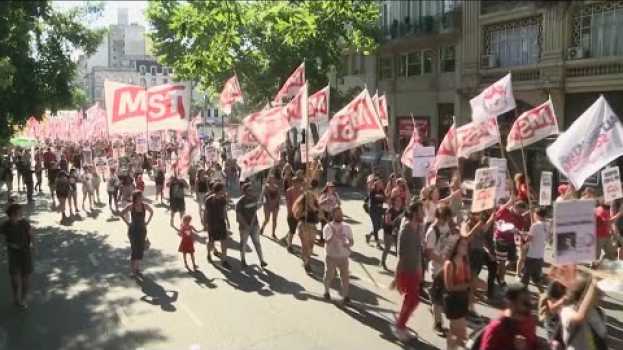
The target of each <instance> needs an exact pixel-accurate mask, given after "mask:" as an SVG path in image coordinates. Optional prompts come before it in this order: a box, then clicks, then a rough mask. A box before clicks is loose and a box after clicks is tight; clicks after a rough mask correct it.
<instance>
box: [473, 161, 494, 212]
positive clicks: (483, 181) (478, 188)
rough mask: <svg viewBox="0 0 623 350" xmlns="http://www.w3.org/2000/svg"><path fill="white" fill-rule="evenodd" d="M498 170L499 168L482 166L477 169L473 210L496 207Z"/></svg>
mask: <svg viewBox="0 0 623 350" xmlns="http://www.w3.org/2000/svg"><path fill="white" fill-rule="evenodd" d="M497 171H498V170H497V168H481V169H478V170H476V180H475V181H474V194H473V198H472V212H474V213H478V212H481V211H484V210H489V209H493V207H495V194H496V186H497Z"/></svg>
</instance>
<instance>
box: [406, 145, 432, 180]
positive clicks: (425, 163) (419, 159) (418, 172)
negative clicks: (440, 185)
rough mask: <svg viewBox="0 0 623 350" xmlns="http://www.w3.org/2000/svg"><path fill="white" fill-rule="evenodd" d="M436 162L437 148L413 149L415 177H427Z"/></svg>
mask: <svg viewBox="0 0 623 350" xmlns="http://www.w3.org/2000/svg"><path fill="white" fill-rule="evenodd" d="M434 161H435V147H432V146H431V147H428V146H427V147H415V148H414V149H413V169H411V170H412V173H413V177H426V176H427V175H428V169H430V167H431V165H432V164H433V162H434Z"/></svg>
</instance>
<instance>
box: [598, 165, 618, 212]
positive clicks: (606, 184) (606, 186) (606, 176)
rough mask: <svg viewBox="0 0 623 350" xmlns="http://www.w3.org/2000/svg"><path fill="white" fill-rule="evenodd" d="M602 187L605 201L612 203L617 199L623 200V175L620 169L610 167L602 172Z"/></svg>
mask: <svg viewBox="0 0 623 350" xmlns="http://www.w3.org/2000/svg"><path fill="white" fill-rule="evenodd" d="M601 185H602V186H603V191H604V201H605V202H606V203H612V202H613V201H614V200H615V199H619V198H623V189H622V188H621V173H620V171H619V167H618V166H615V167H609V168H606V169H604V170H602V171H601Z"/></svg>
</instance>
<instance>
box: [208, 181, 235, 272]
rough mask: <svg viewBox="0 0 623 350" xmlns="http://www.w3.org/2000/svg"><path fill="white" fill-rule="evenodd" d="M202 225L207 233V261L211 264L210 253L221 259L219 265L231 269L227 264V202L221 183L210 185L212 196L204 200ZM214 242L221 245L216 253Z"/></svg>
mask: <svg viewBox="0 0 623 350" xmlns="http://www.w3.org/2000/svg"><path fill="white" fill-rule="evenodd" d="M203 225H204V226H205V228H206V230H207V231H208V261H209V262H212V252H214V255H216V256H217V257H219V258H220V259H221V265H222V266H223V267H224V268H226V269H228V270H229V269H231V265H230V264H229V262H227V260H226V258H227V242H226V241H227V238H228V237H227V236H228V228H229V220H228V219H227V200H226V198H225V186H224V185H223V183H222V182H217V183H215V184H213V185H212V194H210V195H209V196H208V198H206V202H205V210H204V216H203ZM216 242H219V243H220V245H221V251H220V252H218V251H217V250H216V248H215V246H214V244H215V243H216Z"/></svg>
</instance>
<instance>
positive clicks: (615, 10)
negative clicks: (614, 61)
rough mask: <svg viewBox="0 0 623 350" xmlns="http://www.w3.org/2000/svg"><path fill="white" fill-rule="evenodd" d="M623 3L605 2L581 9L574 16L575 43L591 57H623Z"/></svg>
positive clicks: (573, 44)
mask: <svg viewBox="0 0 623 350" xmlns="http://www.w3.org/2000/svg"><path fill="white" fill-rule="evenodd" d="M621 33H623V1H605V2H600V3H596V4H592V5H587V6H584V7H582V8H580V9H579V10H578V11H577V12H576V14H575V15H574V16H573V43H572V46H578V47H581V48H583V49H585V50H588V53H589V55H590V56H593V57H603V56H621V55H623V35H621Z"/></svg>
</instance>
